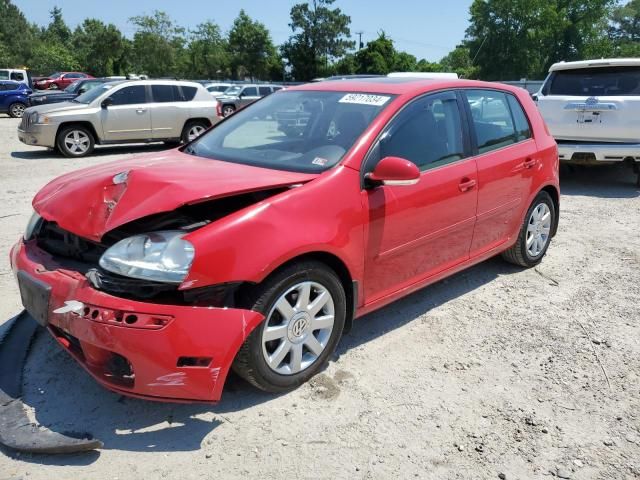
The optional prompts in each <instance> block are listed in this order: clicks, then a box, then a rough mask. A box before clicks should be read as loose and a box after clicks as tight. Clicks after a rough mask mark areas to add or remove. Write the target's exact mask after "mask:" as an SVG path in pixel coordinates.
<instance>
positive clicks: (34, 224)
mask: <svg viewBox="0 0 640 480" xmlns="http://www.w3.org/2000/svg"><path fill="white" fill-rule="evenodd" d="M41 221H42V217H41V216H40V215H38V214H37V212H33V215H31V218H30V219H29V223H27V228H25V229H24V235H23V236H22V238H24V240H25V242H26V241H28V240H31V238H32V237H33V234H34V233H35V231H36V230H37V229H38V227H39V226H40V222H41Z"/></svg>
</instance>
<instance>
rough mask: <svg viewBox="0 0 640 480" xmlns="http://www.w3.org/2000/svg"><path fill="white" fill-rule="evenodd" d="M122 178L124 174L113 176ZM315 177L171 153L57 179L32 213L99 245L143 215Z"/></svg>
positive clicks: (40, 196) (42, 193)
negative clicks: (110, 234)
mask: <svg viewBox="0 0 640 480" xmlns="http://www.w3.org/2000/svg"><path fill="white" fill-rule="evenodd" d="M123 172H127V173H126V174H123V175H118V174H121V173H123ZM116 175H118V178H117V179H116V180H115V182H114V176H116ZM316 176H317V175H313V174H308V173H295V172H285V171H280V170H271V169H265V168H258V167H251V166H248V165H240V164H234V163H229V162H222V161H218V160H210V159H206V158H200V157H195V156H192V155H187V154H185V153H182V152H180V151H178V150H171V151H167V152H164V153H160V154H157V153H154V154H149V155H145V156H140V157H136V158H134V159H131V160H124V161H122V160H121V161H116V162H111V163H107V164H104V165H99V166H95V167H90V168H86V169H82V170H78V171H75V172H72V173H69V174H66V175H63V176H61V177H58V178H57V179H55V180H53V181H52V182H50V183H49V184H47V185H46V186H45V187H44V188H42V190H40V191H39V192H38V194H37V195H36V196H35V198H34V199H33V207H34V209H35V210H36V211H37V212H38V213H39V214H40V215H41V216H42V217H44V218H45V219H46V220H49V221H54V222H56V223H58V225H59V226H60V227H61V228H63V229H65V230H67V231H70V232H72V233H75V234H76V235H79V236H81V237H84V238H87V239H91V240H94V241H99V240H100V239H101V238H102V236H103V235H104V234H105V233H106V232H108V231H110V230H113V229H114V228H117V227H119V226H121V225H124V224H125V223H128V222H131V221H132V220H136V219H138V218H141V217H145V216H147V215H151V214H154V213H161V212H168V211H171V210H174V209H176V208H178V207H180V206H182V205H186V204H189V203H198V202H200V201H204V200H210V199H214V198H220V197H227V196H230V195H234V194H241V193H247V192H251V191H259V190H265V189H269V188H276V187H282V186H286V185H293V184H296V183H303V182H307V181H309V180H311V179H313V178H315V177H316ZM123 178H125V179H124V182H123V183H120V182H121V181H122V179H123Z"/></svg>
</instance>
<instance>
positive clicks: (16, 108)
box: [9, 102, 27, 118]
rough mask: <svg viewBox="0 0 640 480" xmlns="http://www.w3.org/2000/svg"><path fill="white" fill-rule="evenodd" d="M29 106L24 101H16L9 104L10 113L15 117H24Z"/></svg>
mask: <svg viewBox="0 0 640 480" xmlns="http://www.w3.org/2000/svg"><path fill="white" fill-rule="evenodd" d="M26 108H27V106H26V105H25V104H24V103H20V102H16V103H12V104H11V105H10V106H9V115H10V116H11V117H13V118H22V115H24V111H25V109H26Z"/></svg>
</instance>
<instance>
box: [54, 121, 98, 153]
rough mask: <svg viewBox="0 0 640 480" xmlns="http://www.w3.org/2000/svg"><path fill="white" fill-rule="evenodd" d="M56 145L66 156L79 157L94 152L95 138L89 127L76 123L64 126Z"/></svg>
mask: <svg viewBox="0 0 640 480" xmlns="http://www.w3.org/2000/svg"><path fill="white" fill-rule="evenodd" d="M56 145H57V146H58V150H60V153H62V154H63V155H64V156H65V157H74V158H78V157H84V156H85V155H89V154H90V153H91V152H93V148H94V146H95V139H94V138H93V134H92V133H91V131H90V130H89V129H88V128H86V127H83V126H80V125H75V126H70V127H66V128H63V129H62V130H61V131H60V132H59V133H58V137H57V140H56Z"/></svg>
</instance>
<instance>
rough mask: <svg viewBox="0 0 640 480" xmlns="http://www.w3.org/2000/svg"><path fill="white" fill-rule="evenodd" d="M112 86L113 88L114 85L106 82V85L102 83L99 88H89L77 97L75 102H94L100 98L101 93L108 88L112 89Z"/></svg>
mask: <svg viewBox="0 0 640 480" xmlns="http://www.w3.org/2000/svg"><path fill="white" fill-rule="evenodd" d="M111 88H113V85H109V84H108V83H106V84H104V85H100V87H99V88H92V89H91V90H89V91H88V92H86V93H83V94H82V95H79V96H77V97H76V98H75V100H74V102H79V103H91V102H93V101H94V100H95V99H96V98H98V97H99V96H100V95H102V94H103V93H105V92H106V91H107V90H111Z"/></svg>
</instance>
